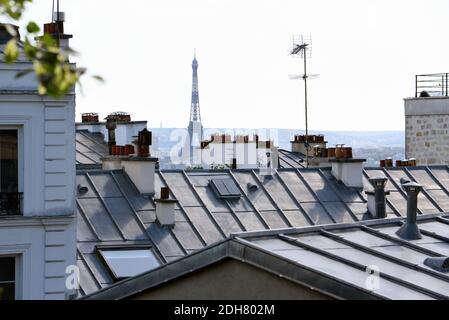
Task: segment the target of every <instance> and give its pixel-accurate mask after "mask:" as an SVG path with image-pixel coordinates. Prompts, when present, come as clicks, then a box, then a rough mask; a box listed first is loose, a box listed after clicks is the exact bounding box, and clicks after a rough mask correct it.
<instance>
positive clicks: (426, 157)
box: [405, 98, 449, 165]
mask: <svg viewBox="0 0 449 320" xmlns="http://www.w3.org/2000/svg"><path fill="white" fill-rule="evenodd" d="M405 122H406V123H405V127H406V130H405V139H406V141H405V145H406V147H405V149H406V150H405V152H406V157H407V158H416V160H417V163H418V165H449V99H448V98H427V99H423V98H416V99H406V101H405Z"/></svg>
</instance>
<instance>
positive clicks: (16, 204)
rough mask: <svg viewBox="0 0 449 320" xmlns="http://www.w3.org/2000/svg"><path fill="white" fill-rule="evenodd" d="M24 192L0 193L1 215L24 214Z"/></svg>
mask: <svg viewBox="0 0 449 320" xmlns="http://www.w3.org/2000/svg"><path fill="white" fill-rule="evenodd" d="M22 200H23V193H0V217H1V216H15V215H21V214H22Z"/></svg>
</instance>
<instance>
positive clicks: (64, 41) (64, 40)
mask: <svg viewBox="0 0 449 320" xmlns="http://www.w3.org/2000/svg"><path fill="white" fill-rule="evenodd" d="M58 7H59V4H58ZM52 20H53V21H52V22H51V23H46V24H44V34H46V35H47V34H48V35H50V36H52V37H53V38H54V39H56V40H57V41H58V45H59V47H60V48H61V49H69V40H70V39H71V38H73V36H72V35H71V34H65V33H64V22H65V13H64V12H61V11H59V9H58V10H57V11H55V12H53V19H52Z"/></svg>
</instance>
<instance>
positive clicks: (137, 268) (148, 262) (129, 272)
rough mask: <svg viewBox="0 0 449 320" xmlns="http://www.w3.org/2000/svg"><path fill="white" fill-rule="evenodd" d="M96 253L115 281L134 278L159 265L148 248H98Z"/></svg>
mask: <svg viewBox="0 0 449 320" xmlns="http://www.w3.org/2000/svg"><path fill="white" fill-rule="evenodd" d="M98 251H99V253H100V255H101V257H102V258H103V260H104V261H105V262H106V264H107V266H108V268H109V270H110V271H111V273H112V274H113V276H114V277H115V279H117V280H120V279H124V278H129V277H133V276H136V275H138V274H141V273H144V272H146V271H150V270H152V269H155V268H157V267H159V265H160V263H159V261H158V259H157V258H156V256H155V255H154V253H153V251H152V250H151V249H150V248H145V249H143V248H127V249H123V248H111V249H108V248H98Z"/></svg>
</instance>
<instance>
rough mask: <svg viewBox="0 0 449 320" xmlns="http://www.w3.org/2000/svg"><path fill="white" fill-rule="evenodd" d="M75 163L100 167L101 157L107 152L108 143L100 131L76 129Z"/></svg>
mask: <svg viewBox="0 0 449 320" xmlns="http://www.w3.org/2000/svg"><path fill="white" fill-rule="evenodd" d="M75 139H76V164H77V166H78V167H80V165H81V166H82V165H86V166H91V167H92V166H97V167H101V158H103V157H105V156H107V155H108V154H109V149H108V145H107V144H106V143H105V142H104V137H103V135H102V134H100V133H91V132H89V131H88V130H77V131H76V137H75Z"/></svg>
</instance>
